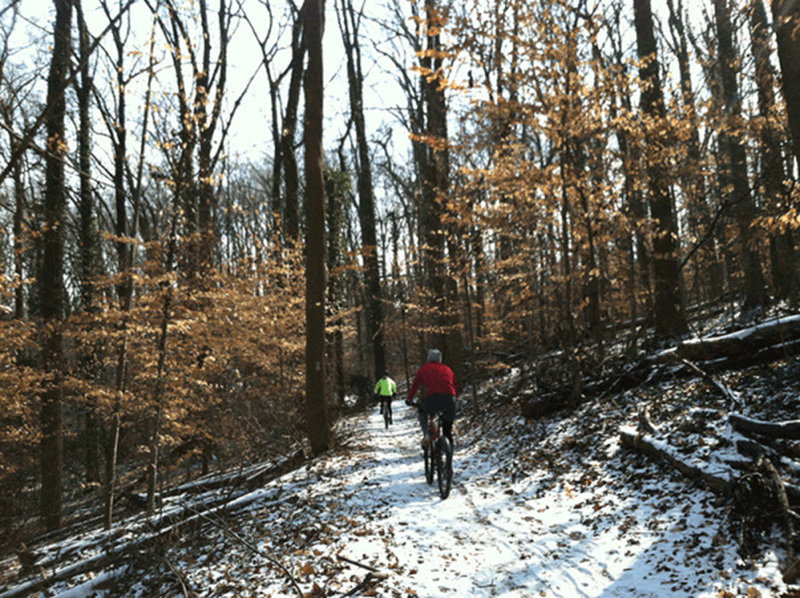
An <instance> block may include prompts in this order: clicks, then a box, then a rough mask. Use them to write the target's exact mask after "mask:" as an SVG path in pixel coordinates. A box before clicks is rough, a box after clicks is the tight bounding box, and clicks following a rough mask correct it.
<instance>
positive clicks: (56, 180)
mask: <svg viewBox="0 0 800 598" xmlns="http://www.w3.org/2000/svg"><path fill="white" fill-rule="evenodd" d="M54 4H55V9H56V23H55V31H54V35H53V38H54V41H53V54H52V60H51V63H50V72H49V74H48V78H47V105H48V106H52V107H53V108H52V110H51V111H50V113H49V114H48V116H47V120H46V123H45V125H46V130H47V148H48V150H49V151H48V153H47V155H46V157H45V168H46V175H45V181H46V183H45V184H46V187H45V196H44V222H45V227H44V233H43V238H42V243H43V246H44V256H43V258H44V259H43V263H42V268H41V272H40V274H39V287H40V313H41V316H42V319H43V321H44V330H43V333H44V340H43V343H44V344H43V347H42V360H43V363H44V364H46V366H47V368H48V370H49V373H50V376H49V381H48V385H47V387H46V390H45V391H44V392H43V393H42V395H41V402H42V407H41V422H42V439H41V451H42V452H41V470H42V487H41V515H42V519H43V521H44V525H45V527H46V528H47V529H48V530H54V529H58V528H59V527H60V526H61V507H62V483H63V470H64V414H63V404H62V400H63V399H62V392H63V391H62V388H61V384H62V377H63V367H64V347H63V339H62V330H61V326H62V321H63V318H64V311H65V297H64V293H65V290H64V235H65V228H66V226H65V222H66V190H65V183H64V160H63V156H64V154H65V150H66V139H65V136H64V117H65V113H66V98H65V87H66V81H67V74H68V73H67V72H68V70H69V58H70V52H71V22H72V1H71V0H54Z"/></svg>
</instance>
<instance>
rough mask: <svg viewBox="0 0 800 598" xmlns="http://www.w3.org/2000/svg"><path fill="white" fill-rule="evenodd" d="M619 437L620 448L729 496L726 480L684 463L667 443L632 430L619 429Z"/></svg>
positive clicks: (728, 482) (727, 481)
mask: <svg viewBox="0 0 800 598" xmlns="http://www.w3.org/2000/svg"><path fill="white" fill-rule="evenodd" d="M619 435H620V441H621V443H622V446H624V447H626V448H629V449H634V450H636V451H639V452H640V453H644V454H646V455H649V456H651V457H655V458H656V459H659V460H661V461H664V462H665V463H667V464H668V465H669V466H670V467H672V468H674V469H676V470H678V471H679V472H681V473H682V474H683V475H685V476H686V477H689V478H691V479H693V480H701V481H702V482H704V483H705V484H706V486H708V488H709V489H711V490H712V491H714V492H716V493H717V494H722V495H723V496H728V495H729V494H730V492H731V488H732V484H731V482H730V481H729V480H728V479H726V478H724V477H722V476H721V475H718V474H715V473H711V472H709V471H705V470H704V469H703V468H701V467H699V466H697V465H690V464H689V463H686V462H685V461H683V460H682V459H681V458H680V456H679V455H677V454H676V452H675V451H674V450H673V449H672V447H671V446H670V445H669V444H668V443H666V442H662V441H659V440H656V439H655V438H653V437H651V436H648V435H647V434H642V433H639V432H637V431H636V430H634V429H632V428H622V429H620V432H619Z"/></svg>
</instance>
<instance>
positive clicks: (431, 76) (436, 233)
mask: <svg viewBox="0 0 800 598" xmlns="http://www.w3.org/2000/svg"><path fill="white" fill-rule="evenodd" d="M425 19H426V36H427V40H428V52H427V53H426V54H424V56H423V57H422V60H421V62H422V70H423V72H424V73H428V75H427V76H425V75H423V77H422V80H423V90H424V97H425V101H426V104H427V127H426V131H427V134H428V135H429V136H430V137H432V138H434V139H436V140H437V146H436V147H432V148H429V150H428V151H429V162H428V165H427V166H428V176H427V177H426V180H425V187H426V188H428V189H429V192H428V201H426V202H425V210H426V212H427V213H426V222H427V225H426V227H425V228H426V235H427V239H426V244H427V245H428V259H427V260H426V261H427V262H428V275H429V281H430V282H429V285H430V286H429V288H430V289H431V291H432V292H433V298H434V301H435V311H434V313H436V314H437V316H436V318H437V320H438V321H437V322H436V325H437V326H438V327H439V329H440V330H442V331H443V332H442V334H441V335H440V337H439V338H440V341H439V342H440V345H441V349H442V357H443V359H444V361H446V362H447V364H448V365H449V366H450V367H451V368H452V369H453V373H454V374H455V376H456V381H457V382H458V383H459V384H463V380H464V377H463V373H464V372H463V369H464V368H463V361H462V354H461V349H462V346H461V345H462V339H461V329H460V323H459V321H458V313H459V311H460V310H459V307H458V296H457V295H458V287H457V284H458V283H457V279H456V278H453V277H452V276H448V275H447V273H446V272H445V263H444V259H445V243H446V241H447V239H446V237H447V234H446V233H447V230H448V228H449V227H448V226H447V225H446V224H445V221H444V215H445V207H444V202H445V201H446V200H447V196H448V194H449V192H450V152H449V149H448V147H447V144H448V133H447V104H446V102H445V96H444V87H443V86H442V85H441V83H442V82H441V81H440V79H439V76H438V75H436V73H439V72H440V70H441V68H442V66H443V60H442V57H441V52H442V47H441V41H440V34H439V32H440V30H441V28H442V27H443V26H444V25H445V23H446V19H445V15H444V12H443V9H442V8H440V7H439V6H437V2H436V0H425ZM448 250H449V252H450V257H451V259H452V261H453V264H454V265H456V266H457V264H458V261H459V256H458V255H457V253H458V249H457V247H456V246H455V244H453V243H452V242H451V243H450V245H449V246H448ZM454 276H457V274H455V275H454Z"/></svg>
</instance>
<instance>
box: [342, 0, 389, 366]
mask: <svg viewBox="0 0 800 598" xmlns="http://www.w3.org/2000/svg"><path fill="white" fill-rule="evenodd" d="M337 16H338V18H339V29H340V30H341V33H342V42H343V44H344V48H345V55H346V56H347V81H348V89H349V94H350V113H351V116H352V119H353V123H354V125H355V131H356V147H357V148H358V175H357V179H358V216H359V223H360V225H361V240H362V252H363V256H364V267H365V272H364V277H365V279H366V286H367V289H366V290H367V334H368V335H369V337H370V338H371V339H372V357H373V367H374V372H373V374H374V379H377V378H379V377H380V376H381V375H382V374H383V371H384V370H385V369H386V349H385V346H384V323H383V300H382V297H381V279H380V271H379V260H378V241H377V234H376V227H375V194H374V191H373V185H372V166H371V164H372V159H371V157H370V152H369V144H368V143H367V130H366V124H365V122H364V91H363V82H364V74H363V69H362V68H361V42H360V40H359V25H360V22H361V15H360V14H357V13H356V11H355V9H354V8H353V3H352V1H351V0H341V2H340V3H339V10H338V12H337Z"/></svg>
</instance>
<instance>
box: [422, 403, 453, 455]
mask: <svg viewBox="0 0 800 598" xmlns="http://www.w3.org/2000/svg"><path fill="white" fill-rule="evenodd" d="M440 411H441V413H442V433H443V434H444V436H445V438H447V439H448V440H449V441H450V442H451V443H452V442H453V420H454V419H455V418H456V398H455V397H454V396H453V395H447V394H434V395H428V396H426V397H425V398H424V399H422V401H421V402H420V405H419V423H420V425H421V426H422V433H423V434H424V435H425V436H426V437H427V436H428V416H429V415H436V414H437V413H439V412H440Z"/></svg>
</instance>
